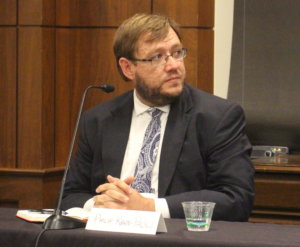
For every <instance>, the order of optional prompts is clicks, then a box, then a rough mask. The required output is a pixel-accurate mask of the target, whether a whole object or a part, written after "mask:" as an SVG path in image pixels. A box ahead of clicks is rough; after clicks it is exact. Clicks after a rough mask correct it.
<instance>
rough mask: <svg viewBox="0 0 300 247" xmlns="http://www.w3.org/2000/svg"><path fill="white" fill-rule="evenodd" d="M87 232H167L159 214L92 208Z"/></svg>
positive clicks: (153, 233)
mask: <svg viewBox="0 0 300 247" xmlns="http://www.w3.org/2000/svg"><path fill="white" fill-rule="evenodd" d="M86 229H87V230H98V231H109V232H127V233H140V234H152V235H155V234H156V232H167V228H166V225H165V221H164V219H163V217H162V216H161V213H159V212H151V211H137V210H120V209H105V208H93V209H92V211H91V213H90V216H89V219H88V222H87V225H86Z"/></svg>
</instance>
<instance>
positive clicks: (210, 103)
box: [185, 84, 238, 110]
mask: <svg viewBox="0 0 300 247" xmlns="http://www.w3.org/2000/svg"><path fill="white" fill-rule="evenodd" d="M185 89H186V92H187V95H188V96H187V97H190V99H191V100H192V104H193V106H194V107H195V108H196V109H197V108H200V109H207V110H213V109H216V110H217V109H220V110H222V109H225V108H228V107H232V106H238V104H237V103H235V102H233V101H231V100H228V99H224V98H221V97H218V96H216V95H213V94H211V93H208V92H205V91H203V90H201V89H199V88H196V87H193V86H191V85H188V84H187V85H186V86H185Z"/></svg>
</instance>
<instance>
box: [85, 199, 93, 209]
mask: <svg viewBox="0 0 300 247" xmlns="http://www.w3.org/2000/svg"><path fill="white" fill-rule="evenodd" d="M94 204H95V201H94V200H93V198H91V199H88V200H87V201H86V202H85V204H84V206H83V209H84V210H87V211H91V210H92V208H93V207H94Z"/></svg>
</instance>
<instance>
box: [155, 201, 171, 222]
mask: <svg viewBox="0 0 300 247" xmlns="http://www.w3.org/2000/svg"><path fill="white" fill-rule="evenodd" d="M154 203H155V211H156V212H160V213H161V215H162V217H164V218H170V211H169V206H168V203H167V200H166V199H164V198H155V199H154Z"/></svg>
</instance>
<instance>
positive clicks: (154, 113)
mask: <svg viewBox="0 0 300 247" xmlns="http://www.w3.org/2000/svg"><path fill="white" fill-rule="evenodd" d="M148 112H149V114H150V115H151V116H152V118H155V117H160V115H161V114H162V111H161V110H159V109H157V108H150V109H149V110H148Z"/></svg>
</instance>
